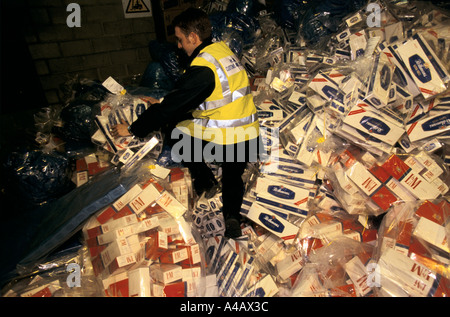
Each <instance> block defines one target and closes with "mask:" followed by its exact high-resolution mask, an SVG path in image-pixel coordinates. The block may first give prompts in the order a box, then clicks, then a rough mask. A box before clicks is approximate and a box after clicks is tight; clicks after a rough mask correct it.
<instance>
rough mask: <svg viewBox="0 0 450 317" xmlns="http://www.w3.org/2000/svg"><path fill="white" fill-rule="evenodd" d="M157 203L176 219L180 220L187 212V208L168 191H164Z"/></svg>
mask: <svg viewBox="0 0 450 317" xmlns="http://www.w3.org/2000/svg"><path fill="white" fill-rule="evenodd" d="M156 203H157V204H158V205H160V206H161V207H162V208H163V209H164V210H165V211H167V212H168V213H169V214H170V215H171V216H172V217H174V218H175V219H178V218H180V217H181V216H183V215H184V213H185V212H186V211H187V209H186V207H185V206H184V205H183V204H181V203H180V202H179V201H178V200H177V199H176V198H175V197H174V196H173V195H172V194H171V193H169V192H168V191H164V192H163V193H162V194H161V196H160V197H159V198H158V200H157V201H156Z"/></svg>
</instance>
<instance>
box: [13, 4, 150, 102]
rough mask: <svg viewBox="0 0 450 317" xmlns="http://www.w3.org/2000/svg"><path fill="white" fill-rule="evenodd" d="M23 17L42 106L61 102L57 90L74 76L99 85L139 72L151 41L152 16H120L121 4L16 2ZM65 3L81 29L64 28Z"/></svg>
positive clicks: (141, 71) (143, 66) (143, 68)
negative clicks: (76, 13) (72, 8)
mask: <svg viewBox="0 0 450 317" xmlns="http://www.w3.org/2000/svg"><path fill="white" fill-rule="evenodd" d="M21 1H24V3H25V9H26V10H27V11H28V12H26V13H27V14H28V16H29V19H28V21H25V22H26V23H25V24H24V29H23V32H24V36H25V40H26V43H27V45H28V48H29V52H30V54H31V58H32V61H33V64H34V66H35V68H36V72H37V74H38V76H39V78H40V82H41V84H42V88H43V90H44V94H45V98H46V100H47V102H48V104H58V103H60V102H61V98H62V93H61V91H59V86H60V85H61V84H62V83H64V82H65V81H66V80H67V79H68V78H73V77H74V76H75V75H79V76H80V78H88V79H95V80H100V81H103V80H104V79H106V78H107V77H108V76H113V77H114V78H116V79H118V80H119V81H120V80H121V79H125V78H129V77H130V76H134V75H139V74H142V73H143V72H144V70H145V68H146V66H147V65H148V63H149V61H150V54H149V51H148V43H149V41H151V40H153V39H156V34H155V26H154V21H153V18H151V17H147V18H125V17H124V12H123V7H122V0H21ZM70 3H76V4H78V5H79V6H80V11H81V27H69V26H68V25H67V23H66V19H67V17H68V16H69V15H70V14H71V13H72V11H69V12H68V11H67V6H68V4H70Z"/></svg>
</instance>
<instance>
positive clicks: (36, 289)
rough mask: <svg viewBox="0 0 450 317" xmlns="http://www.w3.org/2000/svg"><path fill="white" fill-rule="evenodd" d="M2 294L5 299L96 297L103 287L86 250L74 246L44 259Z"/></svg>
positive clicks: (28, 269)
mask: <svg viewBox="0 0 450 317" xmlns="http://www.w3.org/2000/svg"><path fill="white" fill-rule="evenodd" d="M21 271H23V275H20V276H19V277H18V278H16V279H14V280H12V281H10V282H9V283H8V284H7V285H6V286H5V287H4V288H3V290H2V292H3V296H4V297H97V296H102V292H101V287H100V284H99V283H98V281H97V280H96V279H95V276H94V274H93V272H92V265H91V263H90V260H89V257H88V254H87V248H85V247H82V246H79V245H78V246H77V245H75V246H73V247H69V248H67V249H64V250H62V251H60V252H57V253H55V254H53V255H52V256H49V257H47V258H44V259H43V260H42V261H40V262H39V263H36V264H35V265H33V268H28V267H22V268H19V273H21Z"/></svg>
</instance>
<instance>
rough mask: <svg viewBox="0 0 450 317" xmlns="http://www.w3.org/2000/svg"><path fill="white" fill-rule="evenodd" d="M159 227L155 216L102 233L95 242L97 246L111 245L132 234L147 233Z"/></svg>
mask: <svg viewBox="0 0 450 317" xmlns="http://www.w3.org/2000/svg"><path fill="white" fill-rule="evenodd" d="M158 226H159V219H158V217H156V216H153V217H150V218H146V219H144V220H142V221H139V222H136V223H134V224H131V225H128V226H126V227H122V228H118V229H114V230H111V231H109V232H106V233H103V234H101V235H99V236H97V238H96V239H97V242H98V244H99V245H103V244H107V243H111V242H113V241H114V240H116V239H118V238H122V237H128V236H131V235H134V234H139V233H141V232H145V231H149V230H152V229H155V228H157V227H158Z"/></svg>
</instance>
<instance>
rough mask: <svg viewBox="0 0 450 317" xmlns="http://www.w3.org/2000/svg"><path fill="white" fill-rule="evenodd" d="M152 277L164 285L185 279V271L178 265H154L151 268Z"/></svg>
mask: <svg viewBox="0 0 450 317" xmlns="http://www.w3.org/2000/svg"><path fill="white" fill-rule="evenodd" d="M150 276H151V277H152V278H153V279H155V280H156V281H157V282H160V283H163V284H164V285H167V284H170V283H173V282H176V281H178V280H181V279H182V278H183V269H182V267H181V266H180V265H176V264H153V265H151V266H150Z"/></svg>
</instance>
